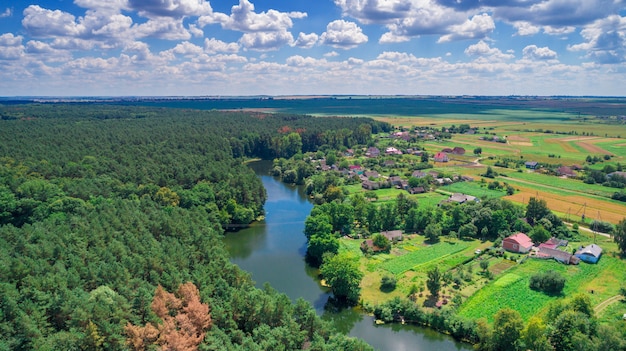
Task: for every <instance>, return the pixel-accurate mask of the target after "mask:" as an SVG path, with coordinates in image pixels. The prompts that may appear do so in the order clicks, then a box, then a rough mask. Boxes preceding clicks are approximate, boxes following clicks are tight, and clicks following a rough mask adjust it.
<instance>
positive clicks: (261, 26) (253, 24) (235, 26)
mask: <svg viewBox="0 0 626 351" xmlns="http://www.w3.org/2000/svg"><path fill="white" fill-rule="evenodd" d="M306 16H307V15H306V13H303V12H280V11H276V10H268V11H267V12H261V13H256V12H254V5H253V4H252V3H250V2H249V1H248V0H239V5H235V6H233V7H232V9H231V14H230V16H227V15H225V14H221V13H220V14H218V13H216V14H213V15H212V16H202V17H200V19H199V20H198V23H200V24H201V25H206V24H208V23H220V24H221V25H222V27H223V28H225V29H230V30H236V31H240V32H245V33H251V32H273V31H285V30H287V29H289V28H291V27H292V26H293V21H292V20H291V19H292V18H304V17H306Z"/></svg>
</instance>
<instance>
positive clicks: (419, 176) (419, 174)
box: [411, 171, 428, 178]
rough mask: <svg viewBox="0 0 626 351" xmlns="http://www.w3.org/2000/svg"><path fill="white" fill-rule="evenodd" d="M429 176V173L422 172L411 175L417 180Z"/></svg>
mask: <svg viewBox="0 0 626 351" xmlns="http://www.w3.org/2000/svg"><path fill="white" fill-rule="evenodd" d="M427 175H428V173H426V172H422V171H415V172H413V173H412V174H411V177H415V178H424V177H426V176H427Z"/></svg>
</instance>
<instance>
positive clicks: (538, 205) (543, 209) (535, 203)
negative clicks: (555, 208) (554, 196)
mask: <svg viewBox="0 0 626 351" xmlns="http://www.w3.org/2000/svg"><path fill="white" fill-rule="evenodd" d="M549 213H550V209H548V205H547V203H546V200H543V199H537V198H534V197H531V198H530V199H529V200H528V206H526V220H527V221H528V223H529V224H530V225H534V224H535V222H536V221H538V220H540V219H542V218H543V217H545V216H546V215H548V214H549Z"/></svg>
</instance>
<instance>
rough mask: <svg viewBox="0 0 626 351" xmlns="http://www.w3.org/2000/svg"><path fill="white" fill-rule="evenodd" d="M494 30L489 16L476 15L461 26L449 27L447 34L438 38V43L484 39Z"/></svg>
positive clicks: (494, 25) (494, 26)
mask: <svg viewBox="0 0 626 351" xmlns="http://www.w3.org/2000/svg"><path fill="white" fill-rule="evenodd" d="M495 28H496V24H495V23H494V22H493V19H492V18H491V16H489V15H488V14H486V13H483V14H481V15H476V16H474V17H472V18H471V19H469V20H467V21H465V23H463V24H459V25H453V26H451V27H450V32H451V33H449V34H446V35H444V36H442V37H441V38H439V41H438V42H439V43H445V42H448V41H456V40H463V39H476V38H484V37H486V36H487V34H489V33H491V32H493V30H494V29H495Z"/></svg>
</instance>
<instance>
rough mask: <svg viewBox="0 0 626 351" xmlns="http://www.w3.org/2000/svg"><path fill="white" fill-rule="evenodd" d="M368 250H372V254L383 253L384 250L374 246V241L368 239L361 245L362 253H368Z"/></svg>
mask: <svg viewBox="0 0 626 351" xmlns="http://www.w3.org/2000/svg"><path fill="white" fill-rule="evenodd" d="M368 250H371V251H372V252H378V251H383V250H384V249H382V248H380V247H378V246H376V245H374V240H372V239H366V240H363V242H362V243H361V251H368Z"/></svg>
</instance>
